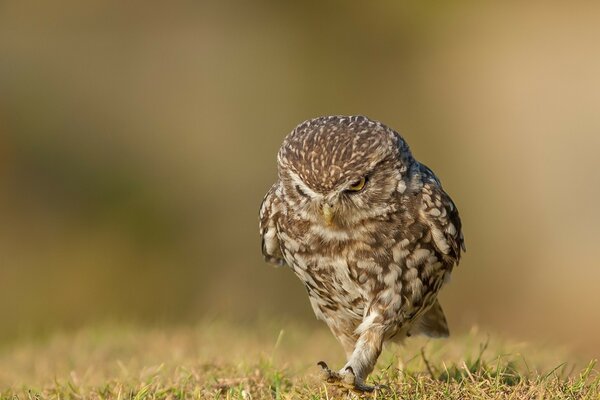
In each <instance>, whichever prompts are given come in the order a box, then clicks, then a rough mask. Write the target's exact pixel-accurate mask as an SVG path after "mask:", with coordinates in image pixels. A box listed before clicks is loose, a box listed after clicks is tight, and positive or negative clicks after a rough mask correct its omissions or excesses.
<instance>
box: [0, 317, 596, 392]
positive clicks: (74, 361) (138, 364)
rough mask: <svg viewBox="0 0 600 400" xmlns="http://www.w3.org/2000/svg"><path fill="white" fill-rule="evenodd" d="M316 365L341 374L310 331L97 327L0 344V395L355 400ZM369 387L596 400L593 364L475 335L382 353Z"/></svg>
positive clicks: (323, 339)
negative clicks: (323, 364)
mask: <svg viewBox="0 0 600 400" xmlns="http://www.w3.org/2000/svg"><path fill="white" fill-rule="evenodd" d="M320 360H325V361H327V362H328V364H329V365H331V366H336V367H341V365H342V363H343V356H342V350H341V347H339V346H338V345H337V343H336V342H335V341H334V340H333V338H332V337H331V335H330V334H329V332H327V331H326V330H325V329H322V328H318V327H316V328H315V327H314V326H311V327H310V328H307V327H302V326H301V325H299V324H293V323H289V322H288V323H273V322H263V323H256V324H255V325H254V326H249V325H234V324H229V323H222V322H215V321H205V322H202V323H200V324H198V325H196V326H194V327H165V326H161V327H153V328H148V327H145V328H141V327H139V326H133V325H123V324H105V325H102V326H95V327H93V328H85V329H80V330H77V331H71V332H61V333H53V334H49V335H44V336H41V337H39V336H38V337H35V338H34V337H30V338H28V339H25V338H21V339H18V340H16V341H10V342H7V343H4V344H3V345H2V346H0V398H1V399H11V400H16V399H35V398H40V399H41V398H56V399H135V400H142V399H183V398H185V399H255V400H258V399H303V398H306V399H334V398H357V397H358V396H357V395H356V394H354V393H347V392H344V391H343V390H340V389H338V388H336V387H332V386H329V385H327V384H324V383H323V382H321V381H320V380H319V368H318V367H317V366H316V363H317V361H320ZM371 381H372V383H378V384H384V385H386V386H387V387H388V388H387V389H384V390H382V391H379V392H377V393H375V394H373V395H369V396H365V397H370V398H377V399H434V400H435V399H472V398H475V399H498V398H507V399H542V398H549V399H600V375H599V373H598V370H597V369H596V368H595V364H594V362H589V363H588V362H586V361H583V362H582V360H577V359H576V358H574V357H573V356H570V355H569V354H568V352H566V351H564V350H557V349H556V348H548V346H541V345H538V346H535V345H532V344H527V343H515V342H510V341H506V340H500V339H498V337H496V336H490V335H488V334H485V333H483V332H481V331H480V330H478V329H473V330H472V331H471V332H469V333H467V334H464V335H457V336H455V337H451V338H450V339H447V340H426V339H418V338H414V339H413V338H411V339H410V340H408V341H407V342H406V343H405V344H404V345H403V346H396V345H392V346H387V347H386V349H385V350H384V353H383V354H382V356H381V357H380V360H379V363H378V365H377V368H376V370H375V372H374V374H373V375H372V376H371Z"/></svg>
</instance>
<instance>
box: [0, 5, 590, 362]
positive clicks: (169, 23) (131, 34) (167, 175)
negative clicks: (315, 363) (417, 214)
mask: <svg viewBox="0 0 600 400" xmlns="http://www.w3.org/2000/svg"><path fill="white" fill-rule="evenodd" d="M599 17H600V5H599V4H598V3H596V2H569V3H568V4H560V3H551V2H527V3H524V2H502V3H500V2H498V3H495V4H494V3H487V2H486V3H483V2H475V1H472V2H455V3H452V4H447V3H439V2H437V3H433V2H416V1H414V2H398V1H392V0H389V1H379V2H369V3H368V4H367V3H365V2H362V1H341V0H339V1H331V2H312V3H307V2H302V3H295V2H277V1H255V2H244V1H235V2H234V1H222V2H219V1H213V2H191V1H182V2H164V3H160V4H158V3H156V4H152V3H150V2H145V1H144V2H142V1H127V2H122V1H117V0H108V1H95V2H80V1H75V0H72V1H69V0H64V1H62V0H61V1H55V2H46V3H44V2H42V3H38V4H35V5H33V4H29V2H1V3H0V221H1V223H0V320H1V326H2V329H0V340H3V341H5V342H6V341H7V340H8V341H10V340H13V339H14V338H17V337H19V335H22V334H24V333H31V332H47V331H52V330H56V329H70V328H76V327H79V326H83V325H86V324H93V323H97V322H98V321H107V320H108V321H112V320H117V321H120V320H123V321H135V322H136V323H141V324H154V323H177V324H187V323H194V322H196V321H199V320H202V319H203V318H211V317H215V316H218V317H219V318H225V319H230V320H232V321H239V322H251V321H254V320H256V319H257V318H282V319H289V320H300V321H306V324H315V326H319V325H317V322H315V320H314V316H313V314H312V311H311V309H310V306H309V304H308V300H307V298H306V294H305V291H304V289H303V287H302V285H301V284H300V283H299V282H298V281H297V280H296V278H295V277H294V276H293V274H292V273H290V271H287V270H285V269H275V268H273V267H271V266H270V265H267V264H265V263H264V262H263V260H262V255H261V252H260V240H259V237H258V226H257V224H258V220H257V213H258V207H259V205H260V202H261V200H262V196H263V194H264V193H265V192H266V191H267V189H268V188H269V186H270V185H271V184H272V182H274V180H275V178H276V165H275V155H276V152H277V150H278V148H279V145H280V144H281V142H282V140H283V138H284V136H285V135H286V134H287V133H288V132H289V131H291V130H292V129H293V128H294V126H295V125H297V124H298V123H300V122H301V121H303V120H305V119H308V118H311V117H315V116H319V115H326V114H364V115H367V116H369V117H372V118H375V119H379V120H381V121H383V122H384V123H386V124H388V125H389V126H391V127H393V128H395V129H396V130H398V131H399V132H401V133H402V134H403V136H404V137H405V138H406V140H407V141H408V143H409V144H410V145H411V147H412V150H413V153H414V154H415V155H416V157H417V158H418V159H419V160H421V161H423V162H424V163H426V164H427V165H428V166H430V167H431V168H432V169H433V170H435V171H436V173H437V174H438V176H439V177H440V178H441V179H442V181H443V183H444V186H445V188H446V190H447V191H448V192H449V193H450V194H451V195H452V197H453V198H454V200H455V202H456V203H457V204H458V206H459V208H460V211H461V215H462V219H463V224H464V234H465V237H466V242H467V249H468V251H467V254H466V256H465V257H464V261H463V262H462V263H461V265H460V267H459V268H458V269H457V270H456V271H455V274H454V276H453V282H452V284H451V285H449V286H447V287H446V288H445V289H444V291H443V293H442V295H441V297H442V302H443V304H444V307H445V309H446V313H447V314H448V318H449V321H450V324H451V329H452V330H453V333H454V334H458V333H461V332H465V331H467V330H468V329H469V328H470V327H471V326H473V325H478V326H479V327H480V328H481V329H485V330H489V331H490V332H500V333H503V334H506V335H510V336H512V337H514V338H517V339H522V340H528V341H539V340H547V341H552V342H556V343H562V344H565V345H568V346H570V347H573V348H574V349H576V350H577V351H579V352H581V353H583V354H586V355H590V356H600V340H598V338H599V337H600V312H599V311H598V309H599V305H600V289H599V287H600V262H599V261H598V256H597V253H596V251H597V248H598V240H599V239H600V228H599V226H600V213H599V212H598V204H599V197H600V196H599V195H600V172H599V168H600V156H599V154H598V153H599V151H600V109H599V105H600V51H598V41H599V40H600V24H598V20H599Z"/></svg>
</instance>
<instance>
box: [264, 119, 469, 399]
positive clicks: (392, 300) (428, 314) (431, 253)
mask: <svg viewBox="0 0 600 400" xmlns="http://www.w3.org/2000/svg"><path fill="white" fill-rule="evenodd" d="M277 161H278V180H277V182H276V183H275V184H274V185H273V186H272V187H271V189H270V190H269V191H268V193H267V194H266V196H265V198H264V200H263V203H262V205H261V209H260V233H261V237H262V250H263V254H264V256H265V258H266V259H267V260H268V261H270V262H274V263H276V264H279V265H288V266H289V267H290V268H291V269H292V270H293V271H294V273H295V274H296V275H297V276H298V278H300V280H301V281H302V282H303V284H304V285H305V287H306V290H307V292H308V296H309V299H310V303H311V305H312V308H313V310H314V312H315V315H316V316H317V318H319V319H321V320H323V321H325V323H326V324H327V325H328V326H329V328H330V329H331V331H332V333H333V334H334V335H335V336H336V338H337V339H338V340H339V341H340V343H341V344H342V346H343V347H344V350H345V352H346V355H347V357H348V362H347V364H346V365H345V366H344V367H343V368H342V369H341V370H340V373H339V374H334V375H336V376H338V377H339V378H340V379H342V380H344V379H346V378H347V375H350V376H351V377H352V379H353V380H354V385H355V387H357V388H363V389H368V388H369V387H368V386H366V385H364V379H366V377H367V375H368V374H369V373H370V372H371V371H372V369H373V367H374V365H375V362H376V361H377V357H378V356H379V353H380V352H381V347H382V344H383V342H384V341H385V340H388V339H392V338H394V339H402V338H404V337H405V336H407V335H410V334H416V333H424V334H428V335H430V336H436V337H437V336H447V334H448V328H447V325H446V319H445V317H444V313H443V311H442V309H441V306H440V305H439V303H438V301H437V299H436V296H437V294H438V291H439V289H440V288H441V287H442V285H443V283H444V282H445V281H446V280H447V278H448V276H449V275H450V273H451V272H452V268H453V266H454V265H456V264H458V262H459V260H460V255H461V251H464V243H463V236H462V233H461V222H460V218H459V215H458V210H457V209H456V206H455V205H454V203H453V202H452V200H451V199H450V197H449V196H448V194H446V192H444V190H443V189H442V186H441V184H440V181H439V180H438V179H437V177H436V176H435V175H434V173H433V172H432V171H431V170H430V169H429V168H427V167H426V166H425V165H423V164H421V163H419V162H418V161H416V160H415V159H414V158H413V156H412V154H411V152H410V149H409V148H408V145H407V144H406V142H405V141H404V139H403V138H402V137H401V136H400V135H399V134H398V133H397V132H395V131H394V130H392V129H390V128H388V127H387V126H385V125H383V124H382V123H380V122H377V121H373V120H370V119H368V118H366V117H362V116H352V117H342V116H331V117H321V118H315V119H312V120H309V121H305V122H303V123H302V124H300V125H298V126H297V127H296V128H295V129H294V130H293V131H292V132H291V133H290V134H289V135H288V136H287V137H286V138H285V140H284V142H283V145H282V146H281V149H280V150H279V154H278V157H277ZM363 177H364V178H366V181H365V182H366V183H365V184H364V187H363V188H362V189H361V190H351V188H352V187H353V186H352V185H353V184H354V185H355V186H354V187H357V186H356V182H360V180H361V178H363ZM326 211H327V212H326ZM324 216H327V217H328V218H324ZM346 380H347V379H346Z"/></svg>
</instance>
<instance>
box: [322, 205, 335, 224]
mask: <svg viewBox="0 0 600 400" xmlns="http://www.w3.org/2000/svg"><path fill="white" fill-rule="evenodd" d="M322 211H323V219H324V220H325V223H326V224H327V225H331V224H332V222H333V215H334V213H333V208H332V207H331V206H330V205H329V204H327V203H323V209H322Z"/></svg>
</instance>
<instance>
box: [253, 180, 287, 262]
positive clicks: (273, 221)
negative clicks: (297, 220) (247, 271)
mask: <svg viewBox="0 0 600 400" xmlns="http://www.w3.org/2000/svg"><path fill="white" fill-rule="evenodd" d="M278 186H279V184H278V183H275V184H274V185H273V186H271V189H269V191H268V192H267V194H266V195H265V197H264V198H263V201H262V204H261V205H260V213H259V229H260V238H261V241H262V253H263V256H264V257H265V260H266V261H268V262H270V263H273V264H277V265H285V261H284V259H283V255H282V254H281V247H280V244H279V238H278V237H277V220H278V219H279V217H280V215H281V200H280V199H279V197H278V196H277V193H276V191H277V187H278Z"/></svg>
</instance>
